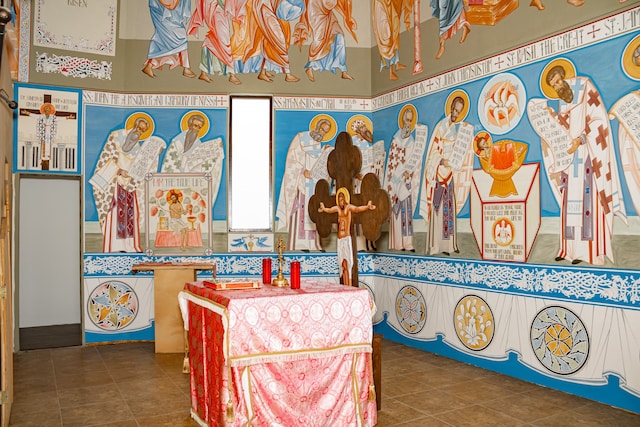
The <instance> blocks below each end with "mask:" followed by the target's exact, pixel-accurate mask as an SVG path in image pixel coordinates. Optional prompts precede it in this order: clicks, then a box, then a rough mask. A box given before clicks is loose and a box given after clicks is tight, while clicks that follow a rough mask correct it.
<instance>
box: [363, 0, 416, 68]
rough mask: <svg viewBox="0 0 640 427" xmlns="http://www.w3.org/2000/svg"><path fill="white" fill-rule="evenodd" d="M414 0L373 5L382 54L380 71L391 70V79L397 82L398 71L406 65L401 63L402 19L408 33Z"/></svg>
mask: <svg viewBox="0 0 640 427" xmlns="http://www.w3.org/2000/svg"><path fill="white" fill-rule="evenodd" d="M413 2H414V0H374V1H373V5H372V11H371V14H372V17H373V33H374V35H375V38H376V44H377V45H378V52H379V53H380V69H381V70H382V69H385V68H388V69H389V79H390V80H397V79H398V75H397V74H396V72H397V71H398V70H404V69H405V68H407V66H406V65H404V64H402V63H401V62H400V53H399V52H398V50H399V49H400V29H401V27H400V25H401V24H400V18H401V17H402V19H403V22H404V26H405V28H406V30H407V31H409V29H410V28H411V11H412V8H413Z"/></svg>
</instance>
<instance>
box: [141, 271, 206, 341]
mask: <svg viewBox="0 0 640 427" xmlns="http://www.w3.org/2000/svg"><path fill="white" fill-rule="evenodd" d="M132 270H133V272H134V273H135V272H137V271H153V310H154V319H155V351H156V353H183V352H184V348H185V344H184V323H183V321H182V315H181V314H180V306H179V305H178V293H179V292H180V291H182V290H183V289H184V284H185V283H187V282H194V281H195V280H196V275H197V271H198V270H213V271H214V272H215V265H214V264H188V263H184V264H182V263H181V264H164V263H146V264H138V265H134V266H133V268H132Z"/></svg>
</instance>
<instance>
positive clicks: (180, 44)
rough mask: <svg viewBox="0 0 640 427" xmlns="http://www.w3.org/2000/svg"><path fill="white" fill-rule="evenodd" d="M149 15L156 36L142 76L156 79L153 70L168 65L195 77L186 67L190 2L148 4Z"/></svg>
mask: <svg viewBox="0 0 640 427" xmlns="http://www.w3.org/2000/svg"><path fill="white" fill-rule="evenodd" d="M149 13H150V15H151V21H152V22H153V27H154V29H155V32H154V33H153V36H152V37H151V41H150V42H149V53H148V55H147V61H146V62H145V64H144V68H143V69H142V72H143V73H145V74H146V75H148V76H149V77H152V78H155V77H156V75H155V74H154V72H153V70H155V69H161V68H162V67H163V66H165V65H168V66H169V68H175V67H176V66H181V67H182V68H183V71H182V75H183V76H185V77H195V76H196V75H195V73H194V72H193V71H191V67H190V66H189V53H188V51H187V48H188V46H187V23H188V21H189V19H190V18H191V0H149Z"/></svg>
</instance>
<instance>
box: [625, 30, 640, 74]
mask: <svg viewBox="0 0 640 427" xmlns="http://www.w3.org/2000/svg"><path fill="white" fill-rule="evenodd" d="M621 61H622V69H623V70H624V72H625V74H626V75H627V76H629V77H630V78H632V79H634V80H640V36H637V37H635V38H634V39H633V40H631V41H630V42H629V43H628V44H627V46H626V47H625V48H624V51H623V52H622V58H621Z"/></svg>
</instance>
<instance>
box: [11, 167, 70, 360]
mask: <svg viewBox="0 0 640 427" xmlns="http://www.w3.org/2000/svg"><path fill="white" fill-rule="evenodd" d="M17 192H18V208H17V212H18V221H17V224H16V233H17V239H16V241H17V248H16V249H17V250H16V252H17V262H18V268H17V272H16V277H15V279H16V298H17V300H18V301H17V304H16V307H17V310H16V311H17V313H16V319H17V321H18V337H19V338H18V347H19V349H20V350H32V349H37V348H53V347H68V346H75V345H82V325H81V323H82V317H81V306H82V303H81V301H82V300H81V289H82V270H81V257H82V254H81V247H80V246H81V245H80V232H81V216H82V212H81V208H80V178H79V177H50V176H38V177H26V176H20V177H19V178H18V187H17Z"/></svg>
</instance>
